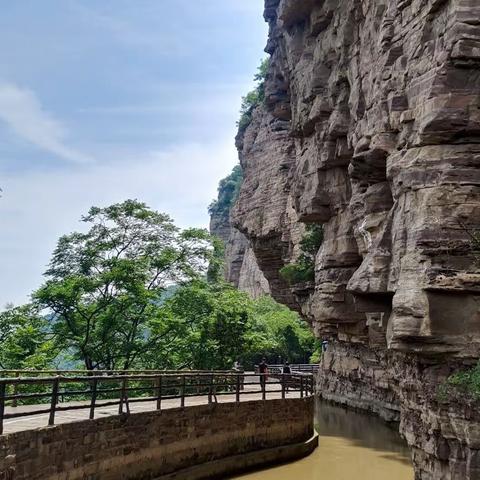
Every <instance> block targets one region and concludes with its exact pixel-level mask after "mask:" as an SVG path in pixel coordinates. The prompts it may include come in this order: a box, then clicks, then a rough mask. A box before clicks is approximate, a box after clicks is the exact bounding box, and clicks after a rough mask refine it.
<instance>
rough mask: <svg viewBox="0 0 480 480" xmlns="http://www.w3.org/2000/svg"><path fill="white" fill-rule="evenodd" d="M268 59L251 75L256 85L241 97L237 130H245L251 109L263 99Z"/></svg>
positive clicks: (250, 117) (249, 119)
mask: <svg viewBox="0 0 480 480" xmlns="http://www.w3.org/2000/svg"><path fill="white" fill-rule="evenodd" d="M269 64H270V59H269V58H265V59H264V60H262V63H261V64H260V66H259V67H258V71H257V73H256V74H255V76H254V77H253V79H254V80H255V81H256V82H257V86H256V87H255V89H254V90H252V91H251V92H248V93H247V94H246V95H245V96H244V97H243V98H242V106H241V107H240V119H239V120H238V122H237V126H238V128H239V130H245V129H246V128H247V127H248V126H249V125H250V122H251V121H252V114H253V111H254V110H255V109H256V108H257V107H258V106H259V105H260V104H262V103H263V102H264V100H265V79H266V78H267V71H268V66H269Z"/></svg>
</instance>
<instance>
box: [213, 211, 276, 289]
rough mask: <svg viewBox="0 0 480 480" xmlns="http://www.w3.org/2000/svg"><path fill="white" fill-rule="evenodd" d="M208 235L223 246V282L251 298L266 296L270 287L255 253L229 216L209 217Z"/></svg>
mask: <svg viewBox="0 0 480 480" xmlns="http://www.w3.org/2000/svg"><path fill="white" fill-rule="evenodd" d="M210 233H211V234H212V235H216V236H217V237H218V238H220V239H221V240H222V241H223V243H224V245H225V280H226V281H227V282H229V283H232V284H233V285H235V286H236V287H237V288H239V289H240V290H242V291H244V292H247V293H248V294H249V295H250V296H251V297H252V298H258V297H260V296H262V295H266V294H268V293H269V292H270V287H269V285H268V282H267V280H266V278H265V276H264V275H263V273H262V271H261V270H260V268H259V266H258V263H257V259H256V257H255V253H254V251H253V249H252V247H251V246H250V244H249V242H248V240H247V238H246V237H245V235H243V234H242V233H241V232H240V231H239V230H237V229H236V228H234V227H233V226H232V224H231V222H230V216H229V215H211V217H210Z"/></svg>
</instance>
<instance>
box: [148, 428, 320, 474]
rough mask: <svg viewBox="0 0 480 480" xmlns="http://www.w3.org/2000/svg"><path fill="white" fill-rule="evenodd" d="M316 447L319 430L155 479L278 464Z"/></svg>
mask: <svg viewBox="0 0 480 480" xmlns="http://www.w3.org/2000/svg"><path fill="white" fill-rule="evenodd" d="M317 447H318V434H317V433H316V432H315V433H314V435H313V437H312V438H310V439H309V440H307V441H306V442H302V443H293V444H291V445H282V446H280V447H273V448H266V449H263V450H259V451H256V452H249V453H243V454H240V455H233V456H230V457H226V458H222V459H219V460H215V461H212V462H207V463H204V464H202V465H195V466H193V467H190V468H184V469H182V470H179V471H176V472H173V473H170V474H168V475H163V476H161V477H158V478H157V479H155V480H205V479H211V480H214V479H222V478H225V475H234V474H241V473H244V472H248V471H251V470H259V469H261V468H266V467H272V466H277V465H280V464H282V463H287V462H293V461H295V460H300V459H302V458H304V457H307V456H308V455H310V454H311V453H312V452H314V451H315V449H316V448H317Z"/></svg>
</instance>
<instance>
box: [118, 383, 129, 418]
mask: <svg viewBox="0 0 480 480" xmlns="http://www.w3.org/2000/svg"><path fill="white" fill-rule="evenodd" d="M120 396H121V397H120V403H119V405H118V414H119V415H121V414H122V413H123V404H124V403H125V406H126V407H127V409H126V412H125V413H128V414H130V405H129V404H128V397H127V379H126V378H124V379H122V390H121V392H120Z"/></svg>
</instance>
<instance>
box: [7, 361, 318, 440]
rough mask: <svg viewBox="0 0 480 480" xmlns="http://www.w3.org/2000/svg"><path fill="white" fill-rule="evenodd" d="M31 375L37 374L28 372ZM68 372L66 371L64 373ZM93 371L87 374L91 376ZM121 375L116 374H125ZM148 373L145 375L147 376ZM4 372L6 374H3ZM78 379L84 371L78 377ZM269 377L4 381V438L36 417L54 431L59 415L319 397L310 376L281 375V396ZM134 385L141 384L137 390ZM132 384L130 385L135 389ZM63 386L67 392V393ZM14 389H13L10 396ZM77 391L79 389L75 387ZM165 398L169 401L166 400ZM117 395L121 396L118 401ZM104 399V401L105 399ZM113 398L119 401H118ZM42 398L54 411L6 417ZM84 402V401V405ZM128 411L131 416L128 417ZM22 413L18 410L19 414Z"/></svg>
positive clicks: (222, 374) (208, 374) (190, 374)
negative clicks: (219, 400) (149, 405)
mask: <svg viewBox="0 0 480 480" xmlns="http://www.w3.org/2000/svg"><path fill="white" fill-rule="evenodd" d="M23 372H24V373H28V374H30V373H31V371H23ZM63 372H65V371H63ZM90 372H91V371H88V372H87V373H90ZM119 372H121V371H116V373H119ZM143 372H145V371H143ZM1 373H2V372H0V374H1ZM77 373H78V371H77ZM267 377H269V374H258V373H251V372H239V371H232V370H226V371H214V370H204V371H200V370H197V371H185V370H183V371H177V372H172V371H161V373H158V372H154V371H150V373H141V374H130V373H129V372H128V371H125V372H123V374H117V375H81V376H65V375H55V376H46V377H23V376H20V375H19V376H16V377H13V378H11V377H3V378H0V434H2V433H3V421H4V419H10V418H17V417H25V416H34V415H40V414H48V415H49V421H48V424H49V425H54V424H55V413H56V412H57V411H68V410H78V409H90V419H93V418H94V417H95V409H96V408H100V407H106V406H115V405H118V407H119V414H122V413H127V414H129V413H130V403H137V402H150V401H156V408H157V410H161V402H162V400H164V399H180V401H181V402H180V405H181V407H184V406H185V399H186V398H188V397H192V396H198V397H200V396H208V403H212V401H213V400H212V399H213V398H215V401H216V397H217V395H235V401H236V402H239V401H240V398H241V396H242V395H245V394H247V395H251V394H259V393H261V394H262V399H263V400H266V398H267V393H268V394H271V393H281V396H282V397H281V398H285V397H286V394H287V393H288V392H289V390H292V391H298V392H300V396H301V397H304V396H308V395H312V394H313V389H314V382H313V375H312V374H306V373H305V372H292V373H291V374H277V375H276V377H275V378H276V380H278V383H280V386H281V389H280V390H267V388H266V383H267ZM134 382H137V383H136V384H134ZM75 383H76V384H80V386H79V387H77V389H76V390H75V389H74V390H67V387H66V385H71V384H75ZM109 383H110V384H111V383H113V385H110V387H113V388H106V387H105V386H102V385H108V384H109ZM129 384H130V385H129ZM32 385H34V386H37V387H42V386H43V387H44V388H45V385H49V386H50V387H51V390H50V391H34V392H32V393H19V391H20V390H19V389H20V387H21V386H32ZM247 385H259V387H260V390H248V391H246V390H244V387H245V386H247ZM62 386H63V387H64V390H63V391H62ZM9 387H12V388H13V392H12V393H10V391H9ZM74 388H75V387H74ZM130 392H135V394H136V395H138V394H141V395H143V394H146V395H151V396H147V397H145V396H138V397H131V398H129V394H130ZM164 393H165V395H164ZM116 394H119V396H118V397H117V395H116ZM99 395H100V396H101V395H104V396H105V397H104V398H101V399H99ZM109 395H115V397H114V400H113V399H112V398H111V397H110V396H109ZM75 396H84V397H88V398H86V400H87V402H88V401H89V402H90V403H85V404H81V405H72V404H70V405H69V404H68V402H66V403H65V404H64V405H65V406H59V403H61V402H60V400H62V399H64V398H65V397H67V398H73V397H75ZM42 398H46V399H47V398H50V406H49V407H48V408H46V407H47V405H46V404H41V403H37V404H34V406H37V407H39V409H37V410H33V411H20V412H17V411H14V412H13V413H9V412H7V413H5V407H6V406H7V403H8V402H11V406H12V407H16V406H18V401H31V400H34V399H35V401H36V399H42ZM82 400H83V399H82ZM124 407H125V408H126V412H124ZM15 410H16V409H15Z"/></svg>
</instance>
